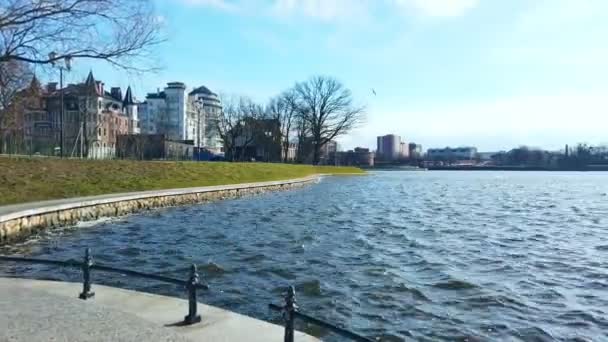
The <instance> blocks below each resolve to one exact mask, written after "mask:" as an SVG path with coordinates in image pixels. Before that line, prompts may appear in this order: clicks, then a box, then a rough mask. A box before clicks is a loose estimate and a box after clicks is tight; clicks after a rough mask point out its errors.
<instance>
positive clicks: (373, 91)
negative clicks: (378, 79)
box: [372, 88, 376, 96]
mask: <svg viewBox="0 0 608 342" xmlns="http://www.w3.org/2000/svg"><path fill="white" fill-rule="evenodd" d="M372 93H374V96H376V90H375V89H374V88H372Z"/></svg>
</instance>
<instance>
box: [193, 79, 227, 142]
mask: <svg viewBox="0 0 608 342" xmlns="http://www.w3.org/2000/svg"><path fill="white" fill-rule="evenodd" d="M188 103H189V108H191V109H192V110H193V115H192V116H193V117H194V121H195V123H196V125H195V126H196V128H195V130H194V131H195V136H198V135H200V145H201V147H206V148H207V149H209V150H211V151H212V152H215V153H217V152H220V151H221V149H222V140H221V138H220V134H219V131H218V124H219V120H220V115H221V113H222V110H223V108H222V102H221V101H220V98H219V96H218V95H217V94H216V93H214V92H212V91H211V90H209V88H207V87H205V86H200V87H198V88H195V89H194V90H192V91H191V92H190V93H189V94H188ZM194 143H195V144H198V140H195V142H194Z"/></svg>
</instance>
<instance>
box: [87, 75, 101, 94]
mask: <svg viewBox="0 0 608 342" xmlns="http://www.w3.org/2000/svg"><path fill="white" fill-rule="evenodd" d="M84 85H85V87H84V88H85V89H86V91H87V92H89V93H90V94H95V95H101V94H99V88H98V87H97V81H95V77H93V70H91V71H89V75H88V76H87V80H86V81H85V82H84Z"/></svg>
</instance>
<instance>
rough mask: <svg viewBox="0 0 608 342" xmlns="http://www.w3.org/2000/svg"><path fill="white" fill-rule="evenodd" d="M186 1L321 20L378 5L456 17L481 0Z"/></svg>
mask: <svg viewBox="0 0 608 342" xmlns="http://www.w3.org/2000/svg"><path fill="white" fill-rule="evenodd" d="M176 1H179V2H181V3H184V4H186V5H196V6H205V7H210V8H215V9H219V10H223V11H230V12H236V11H239V10H240V12H249V11H243V9H255V12H253V13H258V14H263V15H267V14H271V15H273V16H274V17H278V18H290V17H307V18H312V19H316V20H321V21H328V22H329V21H334V20H342V19H361V18H365V17H367V16H368V15H369V14H370V13H371V12H373V10H374V9H375V8H378V7H384V9H385V10H388V11H394V10H395V9H403V10H404V12H405V13H407V14H408V15H422V16H432V17H455V16H460V15H463V14H465V13H466V12H467V11H468V10H471V9H473V8H474V7H476V6H477V5H478V3H479V1H480V0H176Z"/></svg>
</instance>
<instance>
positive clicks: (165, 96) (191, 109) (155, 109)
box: [140, 82, 222, 152]
mask: <svg viewBox="0 0 608 342" xmlns="http://www.w3.org/2000/svg"><path fill="white" fill-rule="evenodd" d="M221 111H222V104H221V102H220V100H219V97H218V96H217V95H216V94H215V93H213V92H211V91H210V90H209V89H208V88H207V87H205V86H201V87H198V88H196V89H194V90H192V91H191V92H190V93H188V94H187V93H186V85H185V84H184V83H181V82H171V83H168V84H167V86H166V87H165V88H164V90H163V91H160V89H159V90H158V91H157V92H156V93H150V94H148V95H147V96H146V101H145V102H144V103H143V104H141V105H140V121H141V128H142V133H146V134H166V135H167V137H168V138H169V139H171V140H189V141H192V143H193V144H194V145H195V146H200V147H205V148H207V149H209V150H211V151H213V152H220V151H221V148H222V142H221V139H220V137H219V133H218V132H217V122H218V120H219V115H220V113H221Z"/></svg>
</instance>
